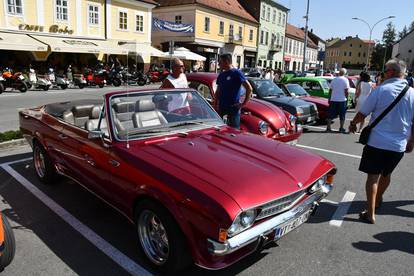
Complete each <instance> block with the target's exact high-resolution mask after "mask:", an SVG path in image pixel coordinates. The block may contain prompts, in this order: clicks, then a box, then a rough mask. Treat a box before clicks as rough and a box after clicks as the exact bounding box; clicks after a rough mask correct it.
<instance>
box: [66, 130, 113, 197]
mask: <svg viewBox="0 0 414 276" xmlns="http://www.w3.org/2000/svg"><path fill="white" fill-rule="evenodd" d="M88 134H89V133H88V131H87V130H86V129H83V128H80V127H77V126H74V125H70V124H67V125H65V127H64V129H63V131H62V137H61V139H62V143H63V145H64V151H65V152H64V154H65V156H66V157H65V160H66V162H65V164H66V169H67V173H68V174H69V176H71V177H72V178H74V179H75V180H77V181H78V182H80V183H81V184H82V185H84V186H85V187H86V188H88V189H89V190H91V191H92V192H94V193H96V194H98V195H99V196H101V197H105V198H106V197H107V195H108V191H107V189H108V185H109V173H108V166H109V165H108V161H109V150H108V149H109V146H108V144H110V143H108V141H106V140H107V138H104V137H103V138H102V139H89V138H88ZM105 139H106V140H105Z"/></svg>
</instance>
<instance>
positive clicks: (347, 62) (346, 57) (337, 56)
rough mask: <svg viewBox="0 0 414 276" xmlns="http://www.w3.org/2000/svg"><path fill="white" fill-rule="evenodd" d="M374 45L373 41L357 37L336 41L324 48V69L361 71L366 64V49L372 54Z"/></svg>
mask: <svg viewBox="0 0 414 276" xmlns="http://www.w3.org/2000/svg"><path fill="white" fill-rule="evenodd" d="M374 44H375V42H374V41H369V40H364V39H360V38H359V37H358V36H356V37H352V36H347V37H346V38H345V39H340V40H336V41H335V42H334V43H330V44H329V46H327V48H326V55H325V68H326V69H328V70H334V71H335V70H339V68H341V67H344V68H348V69H363V68H364V67H365V66H366V63H367V52H368V47H371V53H372V50H373V48H374V47H373V46H374Z"/></svg>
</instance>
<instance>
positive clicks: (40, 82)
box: [29, 68, 52, 91]
mask: <svg viewBox="0 0 414 276" xmlns="http://www.w3.org/2000/svg"><path fill="white" fill-rule="evenodd" d="M29 82H30V84H31V85H32V87H34V88H35V89H42V90H43V91H48V90H49V88H50V87H51V86H52V82H50V81H49V80H48V79H46V78H39V76H37V74H36V71H35V70H34V69H32V68H30V69H29Z"/></svg>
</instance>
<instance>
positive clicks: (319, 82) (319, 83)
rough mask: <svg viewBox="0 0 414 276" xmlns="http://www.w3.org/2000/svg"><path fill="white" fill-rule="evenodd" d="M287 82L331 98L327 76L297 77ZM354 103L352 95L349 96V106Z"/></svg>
mask: <svg viewBox="0 0 414 276" xmlns="http://www.w3.org/2000/svg"><path fill="white" fill-rule="evenodd" d="M287 83H296V84H299V85H300V86H302V87H303V88H304V89H305V90H306V92H308V93H309V94H310V95H311V96H316V97H322V98H326V99H328V98H329V83H328V81H327V80H326V79H325V78H318V77H295V78H291V79H289V80H288V81H287ZM351 105H352V97H351V96H350V95H349V96H348V107H350V106H351Z"/></svg>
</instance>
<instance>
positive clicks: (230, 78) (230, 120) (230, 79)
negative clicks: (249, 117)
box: [213, 54, 252, 129]
mask: <svg viewBox="0 0 414 276" xmlns="http://www.w3.org/2000/svg"><path fill="white" fill-rule="evenodd" d="M219 64H220V68H221V70H222V72H221V73H220V74H219V76H218V78H217V92H216V96H215V97H214V102H213V106H214V107H215V109H216V110H217V111H218V113H219V114H220V116H221V117H224V116H225V115H227V125H229V126H231V127H234V128H238V129H240V110H241V108H242V107H243V106H244V105H246V103H247V102H248V101H249V100H250V96H251V94H252V86H251V85H250V83H249V81H248V80H247V79H246V77H245V76H244V75H243V73H242V72H241V71H240V70H238V69H237V68H234V66H233V65H232V56H231V54H222V55H220V59H219ZM242 86H243V87H244V88H245V90H246V95H245V97H244V101H243V103H240V97H241V92H242V89H241V88H242Z"/></svg>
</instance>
